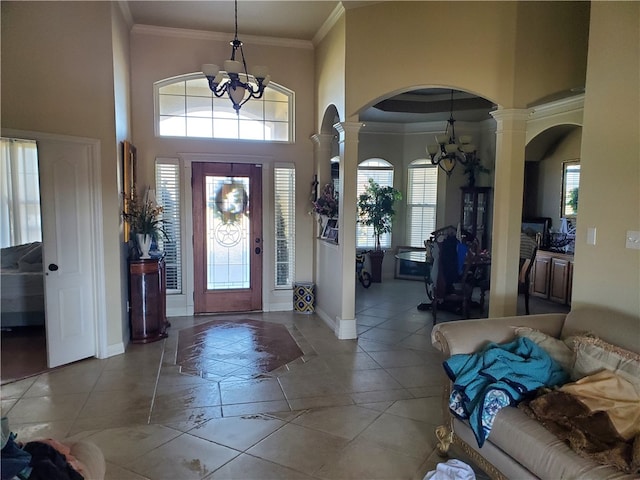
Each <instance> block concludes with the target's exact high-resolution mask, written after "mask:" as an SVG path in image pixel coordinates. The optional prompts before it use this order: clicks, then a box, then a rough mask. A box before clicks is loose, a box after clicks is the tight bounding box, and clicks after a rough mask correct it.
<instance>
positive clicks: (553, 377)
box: [443, 337, 568, 447]
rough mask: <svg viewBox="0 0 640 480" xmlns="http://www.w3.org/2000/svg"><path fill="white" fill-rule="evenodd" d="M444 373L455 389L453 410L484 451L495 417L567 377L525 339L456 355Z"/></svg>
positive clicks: (541, 351)
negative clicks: (539, 390)
mask: <svg viewBox="0 0 640 480" xmlns="http://www.w3.org/2000/svg"><path fill="white" fill-rule="evenodd" d="M443 365H444V369H445V372H446V373H447V375H448V376H449V378H450V379H451V381H452V382H453V388H452V391H451V396H450V398H449V408H450V409H451V411H452V412H453V413H454V414H455V415H456V416H458V417H459V418H462V419H469V424H470V426H471V429H472V430H473V433H474V435H475V437H476V441H477V442H478V446H480V447H482V445H483V444H484V441H485V439H486V438H487V437H488V436H489V432H490V431H491V427H492V426H493V421H494V419H495V416H496V415H497V413H498V412H499V411H500V409H502V408H503V407H505V406H508V405H516V404H517V403H518V402H519V401H521V400H523V399H524V398H525V396H526V395H527V394H531V393H533V392H535V391H536V390H537V389H538V388H540V387H544V386H547V387H552V386H556V385H560V384H562V383H564V382H566V381H567V380H568V375H567V373H566V372H565V371H564V370H563V369H562V368H561V367H560V366H559V365H558V364H557V363H556V362H555V361H554V360H553V359H552V358H551V357H550V356H549V354H548V353H547V352H546V351H544V350H543V349H542V348H540V347H539V346H538V345H536V344H535V343H534V342H532V341H531V340H529V339H528V338H525V337H520V338H518V339H517V340H514V341H513V342H511V343H505V344H497V343H489V344H488V345H487V346H486V347H485V348H484V349H483V350H482V351H480V352H478V353H472V354H459V355H452V356H451V357H450V358H449V359H448V360H446V361H445V362H444V364H443Z"/></svg>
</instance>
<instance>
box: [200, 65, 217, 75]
mask: <svg viewBox="0 0 640 480" xmlns="http://www.w3.org/2000/svg"><path fill="white" fill-rule="evenodd" d="M219 71H220V67H219V66H218V65H215V64H213V63H205V64H204V65H202V73H204V74H205V76H207V77H215V76H216V75H218V72H219Z"/></svg>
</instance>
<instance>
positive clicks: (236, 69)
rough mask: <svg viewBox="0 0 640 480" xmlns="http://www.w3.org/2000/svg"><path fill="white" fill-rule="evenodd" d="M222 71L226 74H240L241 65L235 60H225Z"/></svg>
mask: <svg viewBox="0 0 640 480" xmlns="http://www.w3.org/2000/svg"><path fill="white" fill-rule="evenodd" d="M224 69H225V71H226V72H227V73H240V72H241V71H242V63H241V62H239V61H237V60H225V61H224Z"/></svg>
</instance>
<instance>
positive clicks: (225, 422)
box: [1, 280, 459, 480]
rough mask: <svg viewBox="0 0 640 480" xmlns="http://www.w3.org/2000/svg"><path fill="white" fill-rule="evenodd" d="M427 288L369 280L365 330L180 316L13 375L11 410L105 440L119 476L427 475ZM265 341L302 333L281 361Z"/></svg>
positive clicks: (435, 366)
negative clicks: (102, 350) (166, 326)
mask: <svg viewBox="0 0 640 480" xmlns="http://www.w3.org/2000/svg"><path fill="white" fill-rule="evenodd" d="M423 300H424V287H423V286H422V284H421V283H420V282H414V281H408V280H395V281H385V282H384V284H373V285H372V286H371V288H369V289H366V290H365V289H364V288H362V287H361V286H360V285H358V286H357V306H356V307H357V308H356V312H357V314H356V316H357V319H358V321H357V328H358V339H357V340H338V339H337V338H336V336H335V335H334V333H333V332H332V331H331V330H330V329H329V328H328V327H327V325H326V324H325V323H324V322H323V321H322V320H321V319H320V318H319V317H318V316H317V315H316V314H311V315H305V314H298V313H294V312H272V313H250V314H237V315H222V316H221V315H217V316H197V317H178V318H176V317H173V318H171V324H172V327H171V328H170V330H169V337H168V338H166V339H164V340H161V341H158V342H155V343H150V344H146V345H133V344H131V345H129V346H128V347H127V351H126V353H125V354H122V355H117V356H114V357H111V358H109V359H106V360H98V359H89V360H85V361H81V362H77V363H75V364H72V365H69V366H66V367H63V368H60V369H55V370H51V371H48V372H46V373H42V374H40V375H37V376H33V377H30V378H27V379H24V380H20V381H17V382H13V383H9V384H6V385H3V386H2V389H1V398H2V404H1V408H2V415H6V416H8V418H9V422H10V426H11V429H12V431H14V432H16V433H17V434H18V440H22V441H29V440H31V439H34V438H38V437H51V438H58V439H63V438H75V439H87V440H89V441H91V442H93V443H95V444H97V445H98V446H99V447H100V448H101V449H102V451H103V453H104V455H105V458H106V460H107V477H106V478H107V479H108V480H129V479H131V480H136V479H154V480H155V479H181V480H182V479H242V480H248V479H261V480H262V479H270V478H273V479H294V478H295V479H358V480H363V479H422V478H423V477H424V475H425V474H426V472H427V471H429V470H433V469H434V468H435V466H436V464H437V463H438V462H440V461H443V460H442V459H441V458H439V457H438V456H437V454H436V453H435V445H436V438H435V435H434V429H435V427H436V426H438V425H440V424H441V423H442V410H441V408H442V399H441V387H442V382H443V380H444V373H443V370H442V367H441V358H440V355H439V353H438V352H437V351H436V350H435V349H434V348H433V347H432V346H431V341H430V333H431V329H432V324H433V322H432V317H431V314H430V312H422V311H418V310H417V309H416V306H417V304H418V303H420V302H422V301H423ZM457 318H459V317H457V316H455V315H453V314H450V313H447V312H441V313H440V312H439V314H438V321H439V322H440V321H447V320H450V319H457ZM234 320H236V321H239V322H238V323H239V324H242V325H244V326H245V327H247V329H246V331H245V332H239V331H236V332H233V330H234V328H233V321H234ZM206 324H210V325H221V324H224V325H227V329H228V331H229V332H230V333H231V334H232V335H233V341H231V342H227V340H228V338H231V337H228V338H225V337H224V329H218V330H215V329H214V330H213V331H215V333H211V332H213V331H212V330H208V329H207V328H205V326H206ZM265 326H266V327H268V328H266V329H265V328H263V327H265ZM283 330H286V331H285V334H284V335H283ZM203 332H205V333H203ZM206 332H210V333H206ZM260 332H262V333H263V334H264V332H269V334H268V335H266V334H264V335H261V333H260ZM207 335H209V339H210V340H211V343H210V345H216V344H217V345H218V346H219V348H220V351H219V352H217V353H216V352H215V351H214V352H213V353H212V350H211V347H210V345H209V346H207V345H206V342H204V343H203V337H206V336H207ZM265 335H266V336H265ZM187 338H191V340H192V341H187V340H186V339H187ZM265 339H268V340H269V341H272V340H273V341H275V342H276V344H277V342H278V341H281V340H283V339H284V341H285V342H288V340H287V339H294V340H295V345H291V344H289V345H288V347H287V349H286V352H284V351H283V354H284V353H286V355H287V356H286V358H285V361H284V362H282V363H283V364H282V365H281V366H279V367H277V364H273V363H269V362H272V361H273V360H274V358H273V357H272V356H270V355H271V353H273V352H271V353H270V352H269V348H271V347H273V344H271V345H269V342H268V341H265ZM274 339H275V340H274ZM190 342H191V343H190ZM225 342H226V343H225ZM196 344H197V345H199V347H197V346H195V345H196ZM199 348H200V350H199ZM207 349H208V350H207ZM298 349H299V350H298ZM199 351H200V352H201V353H203V355H201V356H199V355H198V352H199ZM265 352H266V353H265ZM258 353H259V355H256V354H258ZM263 354H264V355H263ZM291 355H292V356H293V358H290V356H291ZM276 356H277V355H276ZM267 357H268V361H267V363H268V364H269V366H268V369H267V370H269V369H271V368H273V367H277V368H275V370H271V371H263V370H260V371H256V369H255V368H256V365H261V366H264V365H265V362H264V361H265V359H267ZM251 359H253V360H255V361H254V362H253V363H252V362H251ZM260 368H262V367H260Z"/></svg>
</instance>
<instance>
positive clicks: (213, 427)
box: [189, 415, 285, 452]
mask: <svg viewBox="0 0 640 480" xmlns="http://www.w3.org/2000/svg"><path fill="white" fill-rule="evenodd" d="M283 425H285V422H283V421H282V420H278V419H277V418H274V417H270V416H268V415H247V416H243V417H230V418H219V419H214V420H209V421H208V422H206V423H203V424H202V425H199V426H198V427H196V428H194V429H192V430H190V431H189V434H190V435H194V436H196V437H200V438H204V439H206V440H211V441H212V442H216V443H218V444H220V445H224V446H226V447H230V448H235V449H236V450H240V451H243V452H244V451H245V450H247V449H248V448H250V447H252V446H253V445H255V444H256V443H258V442H259V441H260V440H262V439H263V438H265V437H266V436H268V435H270V434H271V433H273V432H275V431H276V430H277V429H279V428H281V427H282V426H283Z"/></svg>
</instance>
